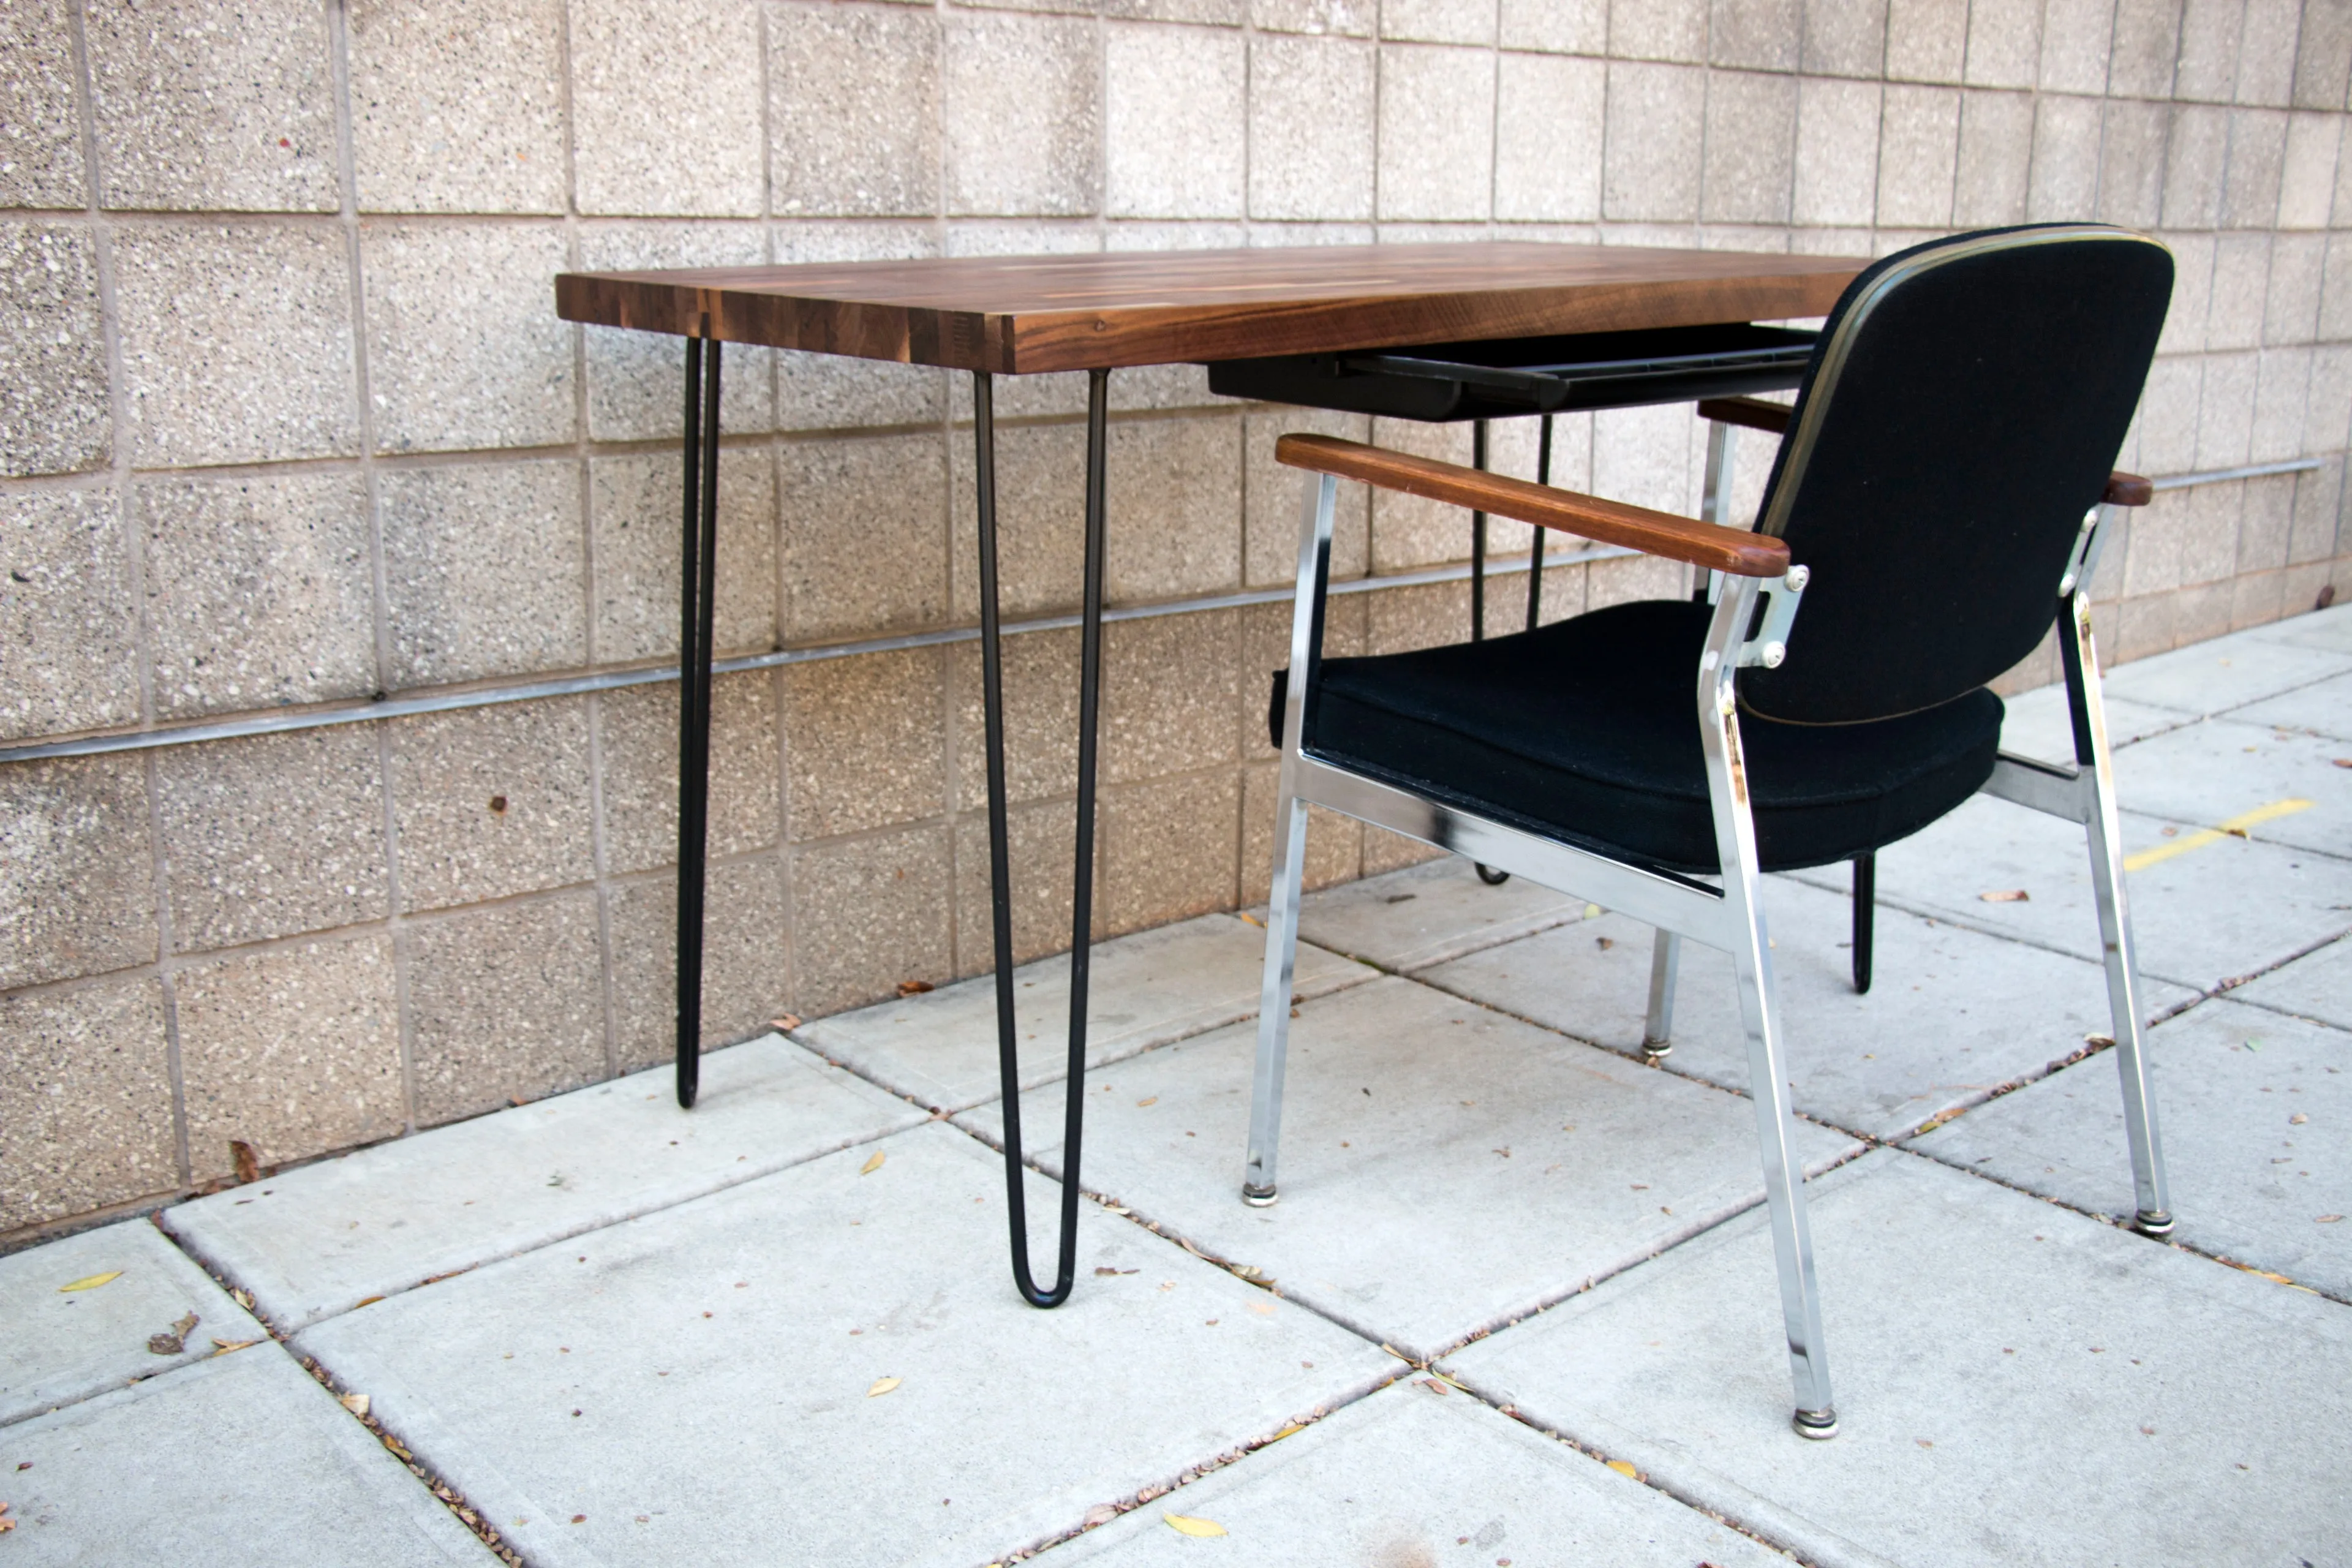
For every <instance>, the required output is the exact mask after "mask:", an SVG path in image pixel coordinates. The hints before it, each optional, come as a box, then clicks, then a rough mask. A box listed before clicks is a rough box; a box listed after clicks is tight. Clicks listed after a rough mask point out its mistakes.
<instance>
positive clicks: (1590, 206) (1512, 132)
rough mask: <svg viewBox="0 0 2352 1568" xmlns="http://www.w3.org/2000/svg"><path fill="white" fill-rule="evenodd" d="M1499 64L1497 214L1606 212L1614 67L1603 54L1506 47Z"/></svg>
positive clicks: (1532, 218) (1510, 217)
mask: <svg viewBox="0 0 2352 1568" xmlns="http://www.w3.org/2000/svg"><path fill="white" fill-rule="evenodd" d="M1497 71H1498V80H1497V88H1496V93H1497V100H1496V129H1495V216H1496V217H1497V218H1498V219H1501V220H1502V221H1504V222H1506V223H1514V222H1527V223H1591V222H1592V221H1594V220H1595V219H1597V218H1599V217H1600V216H1601V128H1602V125H1603V123H1604V112H1605V110H1606V107H1607V104H1606V98H1607V93H1606V88H1607V83H1608V68H1607V67H1606V66H1605V65H1604V64H1602V63H1601V61H1599V60H1589V59H1584V60H1580V59H1567V58H1560V57H1557V56H1547V55H1522V54H1507V55H1505V56H1503V57H1502V58H1501V60H1500V61H1499V62H1498V64H1497Z"/></svg>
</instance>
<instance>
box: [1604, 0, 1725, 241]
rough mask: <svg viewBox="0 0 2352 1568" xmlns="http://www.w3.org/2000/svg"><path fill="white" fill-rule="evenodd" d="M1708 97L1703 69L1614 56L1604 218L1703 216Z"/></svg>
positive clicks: (1680, 218)
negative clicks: (1701, 177) (1635, 61)
mask: <svg viewBox="0 0 2352 1568" xmlns="http://www.w3.org/2000/svg"><path fill="white" fill-rule="evenodd" d="M1620 8H1621V9H1622V6H1621V7H1620ZM1614 25H1615V24H1614V23H1613V22H1612V27H1613V26H1614ZM1705 125H1706V73H1705V72H1704V71H1701V70H1696V69H1693V68H1687V67H1682V66H1669V65H1637V64H1633V63H1629V62H1626V61H1622V60H1612V61H1611V62H1610V65H1609V162H1608V166H1607V167H1606V169H1605V170H1604V171H1603V172H1602V176H1601V214H1602V216H1604V217H1609V218H1620V219H1633V220H1638V221H1646V222H1652V223H1673V222H1687V221H1689V220H1690V219H1693V218H1695V217H1696V216H1698V196H1699V170H1700V156H1701V152H1702V140H1703V135H1704V131H1705Z"/></svg>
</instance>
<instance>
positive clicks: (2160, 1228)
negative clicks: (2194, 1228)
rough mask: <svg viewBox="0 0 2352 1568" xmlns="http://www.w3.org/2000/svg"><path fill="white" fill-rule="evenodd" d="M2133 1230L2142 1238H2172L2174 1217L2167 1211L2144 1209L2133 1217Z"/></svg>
mask: <svg viewBox="0 0 2352 1568" xmlns="http://www.w3.org/2000/svg"><path fill="white" fill-rule="evenodd" d="M2132 1228H2133V1229H2134V1230H2136V1231H2137V1232H2139V1233H2140V1234H2141V1235H2142V1236H2155V1237H2165V1236H2170V1235H2171V1234H2172V1215H2171V1213H2170V1211H2168V1210H2166V1209H2142V1210H2140V1211H2139V1213H2138V1214H2137V1215H2133V1216H2132Z"/></svg>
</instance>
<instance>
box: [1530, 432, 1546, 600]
mask: <svg viewBox="0 0 2352 1568" xmlns="http://www.w3.org/2000/svg"><path fill="white" fill-rule="evenodd" d="M1536 483H1538V484H1539V485H1548V484H1549V483H1551V416H1550V415H1549V414H1547V415H1545V416H1543V428H1542V433H1541V434H1540V435H1538V437H1536ZM1543 574H1544V527H1543V524H1541V523H1538V524H1536V542H1535V548H1534V550H1533V551H1532V552H1530V553H1529V554H1528V630H1529V631H1533V630H1535V629H1536V627H1537V626H1540V625H1542V624H1543Z"/></svg>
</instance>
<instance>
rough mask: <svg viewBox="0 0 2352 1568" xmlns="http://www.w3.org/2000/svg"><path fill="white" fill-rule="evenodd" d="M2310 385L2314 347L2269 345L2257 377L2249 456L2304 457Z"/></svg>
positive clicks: (2264, 460)
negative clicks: (2306, 411) (2290, 347)
mask: <svg viewBox="0 0 2352 1568" xmlns="http://www.w3.org/2000/svg"><path fill="white" fill-rule="evenodd" d="M2310 386H2311V351H2310V350H2309V349H2305V348H2294V349H2266V350H2264V351H2263V356H2262V363H2261V367H2260V369H2259V371H2258V372H2257V374H2256V376H2255V381H2254V423H2253V436H2252V442H2251V443H2250V446H2249V449H2248V452H2247V456H2248V457H2250V458H2252V459H2253V461H2255V462H2257V463H2276V462H2283V461H2284V460H2285V459H2287V458H2297V457H2301V456H2302V455H2303V453H2304V450H2305V444H2304V438H2303V420H2304V405H2305V395H2306V394H2307V393H2308V391H2309V389H2310Z"/></svg>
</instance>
